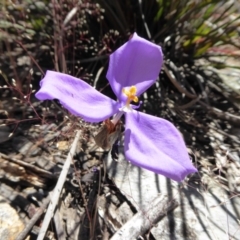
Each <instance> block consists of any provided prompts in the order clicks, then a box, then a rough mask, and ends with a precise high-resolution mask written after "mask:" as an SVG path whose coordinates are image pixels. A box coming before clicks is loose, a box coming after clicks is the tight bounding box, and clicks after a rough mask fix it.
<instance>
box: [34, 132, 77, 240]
mask: <svg viewBox="0 0 240 240" xmlns="http://www.w3.org/2000/svg"><path fill="white" fill-rule="evenodd" d="M80 133H81V131H80V130H79V131H78V132H77V134H76V137H75V139H74V141H73V144H72V147H71V149H70V152H69V154H68V156H67V159H66V162H65V164H64V166H63V169H62V172H61V174H60V176H59V179H58V182H57V185H56V187H55V189H54V191H53V195H52V196H51V201H50V204H49V206H48V209H47V212H46V215H45V218H44V220H43V224H42V227H41V229H40V232H39V235H38V238H37V240H42V239H43V238H44V236H45V234H46V231H47V229H48V225H49V222H50V220H51V218H52V216H53V214H54V211H55V208H56V205H57V203H58V199H59V196H60V193H61V191H62V187H63V184H64V182H65V180H66V177H67V173H68V170H69V167H70V164H71V162H72V158H73V155H74V153H75V150H76V147H77V143H78V141H79V137H80Z"/></svg>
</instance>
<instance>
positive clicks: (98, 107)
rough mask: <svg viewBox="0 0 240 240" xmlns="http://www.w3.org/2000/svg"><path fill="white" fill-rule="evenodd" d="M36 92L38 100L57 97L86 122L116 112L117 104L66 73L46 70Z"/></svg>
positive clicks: (95, 120)
mask: <svg viewBox="0 0 240 240" xmlns="http://www.w3.org/2000/svg"><path fill="white" fill-rule="evenodd" d="M40 86H41V89H40V90H39V91H38V92H37V93H36V95H35V96H36V98H38V99H39V100H47V99H49V100H50V99H58V100H59V101H60V103H61V104H62V105H63V106H64V107H65V108H66V109H67V110H68V111H69V112H71V113H72V114H74V115H76V116H80V117H82V118H83V119H84V120H85V121H88V122H101V121H103V120H105V119H107V118H109V117H110V116H112V115H113V114H115V113H116V112H118V109H119V104H118V103H117V102H116V101H114V100H112V99H111V98H109V97H107V96H105V95H103V94H101V93H100V92H98V91H97V90H96V89H95V88H93V87H92V86H90V85H89V84H87V83H86V82H84V81H82V80H81V79H78V78H75V77H72V76H70V75H67V74H63V73H58V72H53V71H47V73H46V75H45V77H44V78H43V79H42V81H41V82H40Z"/></svg>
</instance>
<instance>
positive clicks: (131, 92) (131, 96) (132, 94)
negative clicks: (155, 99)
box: [122, 86, 138, 104]
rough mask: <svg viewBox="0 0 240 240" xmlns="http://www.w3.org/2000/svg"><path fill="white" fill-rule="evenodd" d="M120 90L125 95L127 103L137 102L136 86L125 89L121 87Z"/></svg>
mask: <svg viewBox="0 0 240 240" xmlns="http://www.w3.org/2000/svg"><path fill="white" fill-rule="evenodd" d="M122 92H123V93H124V94H125V95H126V96H127V98H128V99H127V104H130V102H131V101H133V102H138V97H137V96H136V93H137V88H136V86H131V87H130V88H128V89H126V88H123V90H122Z"/></svg>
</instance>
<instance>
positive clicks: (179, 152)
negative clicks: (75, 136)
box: [36, 33, 197, 181]
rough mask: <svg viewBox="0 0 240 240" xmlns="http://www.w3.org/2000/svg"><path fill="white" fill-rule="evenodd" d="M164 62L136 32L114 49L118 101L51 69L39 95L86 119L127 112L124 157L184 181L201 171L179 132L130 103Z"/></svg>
mask: <svg viewBox="0 0 240 240" xmlns="http://www.w3.org/2000/svg"><path fill="white" fill-rule="evenodd" d="M162 63H163V55H162V51H161V48H160V47H159V46H158V45H156V44H153V43H151V42H149V41H147V40H145V39H143V38H141V37H139V36H138V35H137V34H136V33H134V34H133V36H132V38H131V39H130V40H129V41H128V42H127V43H125V44H124V45H123V46H121V47H120V48H118V49H117V50H116V51H115V52H114V53H112V54H111V55H110V62H109V68H108V72H107V79H108V81H109V83H110V85H111V87H112V90H113V91H114V93H115V95H116V96H117V98H118V101H114V100H113V99H110V98H109V97H107V96H105V95H103V94H101V93H100V92H98V91H97V90H96V89H95V88H93V87H92V86H90V85H89V84H87V83H86V82H84V81H82V80H80V79H78V78H75V77H72V76H69V75H67V74H62V73H58V72H53V71H47V73H46V75H45V77H44V78H43V79H42V81H41V83H40V85H41V89H40V90H39V91H38V92H37V93H36V97H37V98H38V99H39V100H46V99H58V100H59V101H60V102H61V104H62V105H63V106H64V107H65V108H66V109H68V110H69V111H70V112H71V113H72V114H74V115H76V116H80V117H82V118H83V119H84V120H85V121H88V122H101V121H104V120H106V119H108V118H110V117H112V116H113V119H112V120H111V122H112V123H113V124H114V125H116V124H117V123H118V121H119V120H120V118H121V116H122V115H123V114H124V115H125V138H124V151H125V156H126V158H127V159H128V160H129V161H130V162H131V163H133V164H134V165H137V166H139V167H142V168H146V169H148V170H150V171H153V172H155V173H158V174H162V175H164V176H166V177H169V178H171V179H173V180H175V181H181V180H183V179H184V178H185V176H186V175H188V174H189V173H193V172H196V171H197V170H196V168H195V167H194V166H193V165H192V163H191V161H190V159H189V156H188V153H187V149H186V146H185V144H184V141H183V138H182V136H181V134H180V133H179V132H178V130H177V129H176V128H175V127H174V125H173V124H172V123H170V122H169V121H167V120H164V119H162V118H158V117H154V116H151V115H148V114H145V113H141V112H139V111H136V110H135V109H134V108H135V107H133V105H131V102H132V101H133V102H138V96H139V95H141V94H142V93H143V92H144V91H146V90H147V89H148V88H149V87H150V86H151V85H152V84H154V83H155V82H156V79H157V77H158V75H159V72H160V70H161V67H162Z"/></svg>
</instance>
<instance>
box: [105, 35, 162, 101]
mask: <svg viewBox="0 0 240 240" xmlns="http://www.w3.org/2000/svg"><path fill="white" fill-rule="evenodd" d="M162 63H163V55H162V50H161V47H160V46H158V45H156V44H154V43H151V42H149V41H147V40H146V39H143V38H141V37H139V36H138V35H137V34H136V33H134V34H133V36H132V38H131V39H130V40H129V41H128V42H127V43H125V44H124V45H123V46H121V47H120V48H118V49H117V50H116V51H115V52H114V53H112V54H111V55H110V61H109V67H108V72H107V79H108V81H109V83H110V85H111V87H112V89H113V91H114V93H115V94H116V96H117V97H118V99H121V100H124V99H125V97H124V96H123V94H122V89H123V88H124V87H129V86H136V87H137V96H139V95H140V94H142V93H143V92H144V91H145V90H147V89H148V88H149V87H150V86H151V85H152V84H153V83H154V82H155V81H156V79H157V77H158V75H159V72H160V70H161V67H162Z"/></svg>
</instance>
